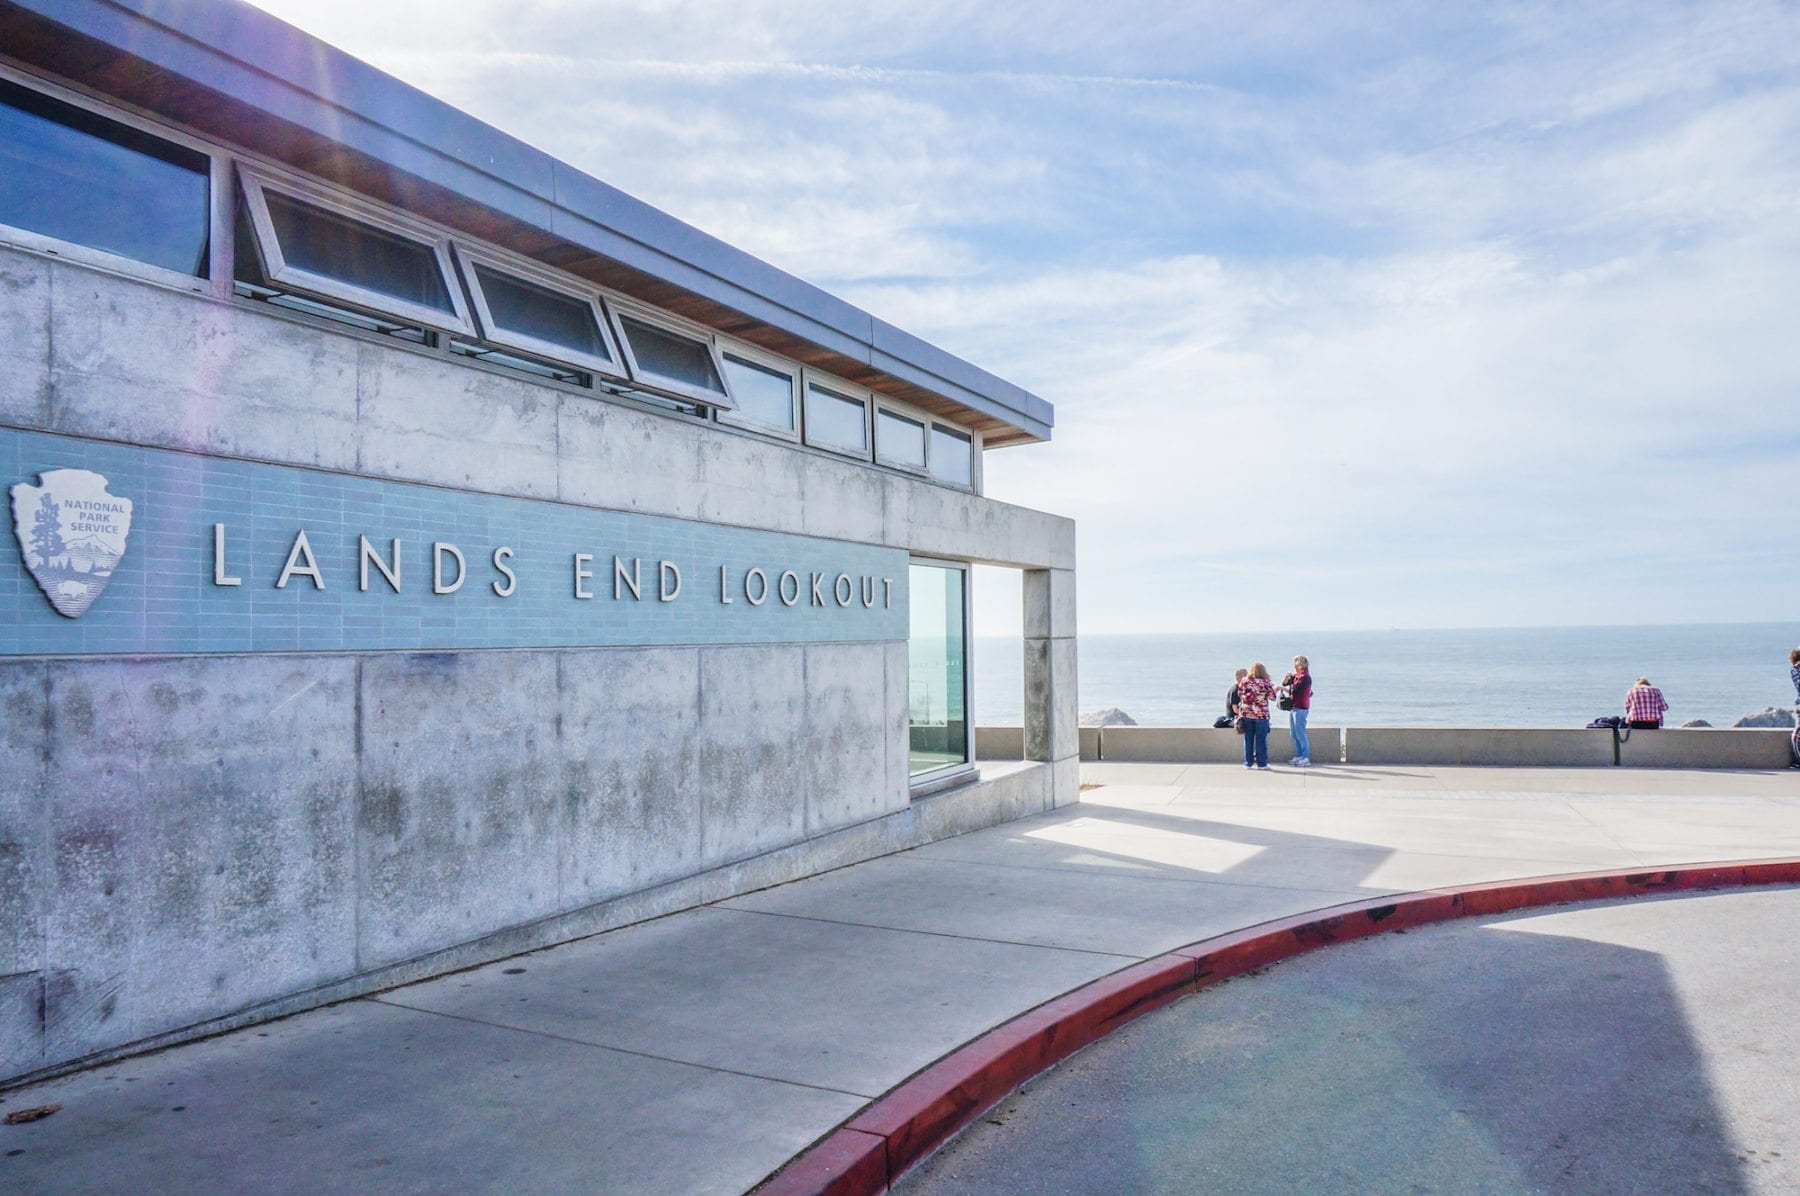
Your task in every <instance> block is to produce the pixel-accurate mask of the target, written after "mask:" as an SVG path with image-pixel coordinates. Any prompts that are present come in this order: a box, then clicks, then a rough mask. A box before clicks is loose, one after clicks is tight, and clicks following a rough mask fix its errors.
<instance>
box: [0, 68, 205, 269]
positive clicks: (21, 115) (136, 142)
mask: <svg viewBox="0 0 1800 1196" xmlns="http://www.w3.org/2000/svg"><path fill="white" fill-rule="evenodd" d="M211 166H212V162H211V159H209V158H208V157H207V156H206V155H205V154H202V153H199V152H198V151H195V150H191V149H188V148H186V147H185V146H179V145H175V144H173V143H171V142H167V141H164V140H162V139H161V138H159V137H153V136H151V135H150V134H148V133H144V132H141V131H139V130H137V129H134V128H132V127H131V126H129V125H125V124H121V123H119V122H118V121H113V120H107V119H106V118H105V117H102V116H97V115H95V114H93V113H91V112H88V111H86V110H84V109H81V108H77V107H75V106H74V105H72V104H65V103H62V102H61V101H60V100H53V99H51V98H49V97H48V96H43V95H39V94H38V93H37V92H34V91H31V90H29V89H27V88H24V87H20V86H18V85H16V84H13V83H9V82H7V81H6V80H4V79H0V224H9V225H11V226H13V227H14V228H19V229H24V230H25V231H27V232H33V233H39V234H41V235H43V236H46V237H55V238H56V239H57V240H59V241H68V242H71V243H72V244H75V245H85V246H87V247H89V248H90V249H99V250H103V251H105V252H107V253H116V254H118V255H119V256H120V257H128V258H131V259H132V260H133V261H138V262H144V263H147V264H149V265H152V266H160V267H161V268H163V269H165V270H173V271H175V272H177V273H179V274H187V275H191V276H193V277H196V278H204V277H206V249H207V225H208V196H209V194H210V191H211V186H210V177H211V176H210V171H211Z"/></svg>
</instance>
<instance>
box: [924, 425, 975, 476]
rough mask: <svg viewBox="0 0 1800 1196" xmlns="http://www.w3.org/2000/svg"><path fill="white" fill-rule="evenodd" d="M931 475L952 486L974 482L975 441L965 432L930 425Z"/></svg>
mask: <svg viewBox="0 0 1800 1196" xmlns="http://www.w3.org/2000/svg"><path fill="white" fill-rule="evenodd" d="M931 476H932V477H934V478H936V479H937V480H938V481H940V482H949V483H950V484H951V485H953V486H973V485H974V484H975V442H974V441H973V440H972V439H971V438H970V437H969V435H968V434H967V433H965V432H958V431H956V430H955V429H953V428H946V427H945V426H944V425H943V424H932V425H931Z"/></svg>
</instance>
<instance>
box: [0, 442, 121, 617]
mask: <svg viewBox="0 0 1800 1196" xmlns="http://www.w3.org/2000/svg"><path fill="white" fill-rule="evenodd" d="M38 483H39V484H38V485H36V486H33V485H32V484H31V483H29V482H20V483H18V484H17V485H16V486H14V487H13V488H12V511H13V532H14V534H16V535H17V536H18V537H19V552H20V553H21V554H22V555H23V556H24V557H25V567H26V568H27V569H29V570H31V576H32V577H34V578H36V579H37V583H38V588H39V589H41V590H43V591H44V597H46V598H48V599H50V605H51V606H54V607H55V608H56V613H57V614H59V615H67V616H68V617H69V618H71V619H79V618H80V617H81V616H82V615H83V614H84V613H86V611H87V608H88V607H90V606H92V605H94V600H95V599H97V598H99V597H100V595H101V593H102V592H103V591H105V589H106V583H107V582H109V581H111V580H112V575H113V570H114V569H116V568H118V565H119V561H120V560H121V559H122V558H123V557H124V556H125V537H126V536H128V535H130V534H131V500H130V499H129V498H118V497H116V496H114V495H112V494H109V493H107V490H106V485H107V483H106V479H105V478H103V477H101V476H100V475H99V474H97V473H92V472H89V471H88V470H85V469H51V470H46V471H45V472H43V473H40V474H38Z"/></svg>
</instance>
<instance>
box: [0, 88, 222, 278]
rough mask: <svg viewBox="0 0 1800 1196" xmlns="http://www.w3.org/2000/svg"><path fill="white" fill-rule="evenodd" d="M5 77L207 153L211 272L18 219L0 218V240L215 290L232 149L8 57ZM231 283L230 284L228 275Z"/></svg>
mask: <svg viewBox="0 0 1800 1196" xmlns="http://www.w3.org/2000/svg"><path fill="white" fill-rule="evenodd" d="M0 79H5V80H6V81H7V82H9V83H12V84H15V85H17V86H19V87H23V88H25V89H26V90H27V91H35V92H39V93H41V94H43V95H45V96H48V97H49V98H50V99H53V100H60V101H61V102H63V103H65V104H67V105H69V106H70V107H71V108H80V109H81V110H83V111H84V112H91V113H93V114H94V115H95V116H100V117H104V118H106V119H107V120H110V121H115V122H117V123H119V124H121V125H125V126H127V127H129V128H133V129H136V130H137V131H138V132H140V133H148V134H149V135H151V136H152V137H159V138H161V139H162V140H164V141H167V142H169V143H170V144H171V145H179V146H180V147H181V148H183V149H189V150H193V151H194V152H196V153H198V154H203V155H205V157H206V159H207V161H208V162H209V163H210V165H209V167H208V170H207V217H206V219H207V229H206V234H207V253H206V272H207V275H208V277H206V278H198V277H196V276H194V275H192V274H183V273H182V272H181V271H179V270H168V269H164V268H163V267H162V266H155V265H152V264H150V263H149V262H140V261H138V260H137V259H136V258H133V257H125V256H124V255H122V254H117V253H109V252H108V251H107V250H104V249H96V248H94V247H93V246H92V245H80V244H77V243H76V242H74V241H64V240H62V239H61V238H59V237H52V236H50V235H48V234H47V233H40V232H34V231H32V230H31V229H28V228H19V227H18V226H16V225H11V224H0V241H4V242H5V243H7V244H11V245H16V246H19V247H20V248H23V249H29V250H32V251H33V252H36V253H43V254H49V255H52V256H55V257H59V258H63V259H66V260H68V261H71V262H79V263H81V264H82V265H84V266H94V267H97V268H99V269H102V270H106V271H108V272H110V273H113V274H124V275H128V276H130V277H133V278H142V279H145V280H146V281H149V282H155V283H160V284H162V285H164V286H171V287H177V288H179V289H181V290H184V291H196V292H198V293H200V294H209V293H215V292H217V291H218V289H219V279H220V276H221V273H223V274H225V275H229V274H230V266H229V264H228V263H229V261H230V258H229V257H228V256H227V255H228V253H229V248H228V247H225V248H223V249H222V247H221V246H220V244H219V242H220V240H221V237H220V234H219V226H218V213H219V208H220V202H221V200H220V197H221V196H222V195H226V196H228V195H229V194H230V189H229V188H230V179H231V170H230V166H231V155H230V154H229V153H227V152H226V151H225V150H223V149H221V148H220V147H219V146H216V145H211V144H208V143H207V142H205V141H201V140H199V139H198V138H195V137H190V136H188V135H187V134H185V133H181V132H178V131H176V130H175V129H173V128H172V127H170V126H168V125H165V124H162V123H161V122H159V121H154V120H149V119H146V118H145V117H142V116H139V115H137V114H136V113H134V112H129V111H127V110H125V109H122V108H118V107H115V106H114V105H112V104H108V103H103V102H102V101H100V100H97V99H95V98H94V97H92V96H89V95H86V94H83V93H82V92H79V91H73V90H71V89H70V88H67V87H63V86H60V85H58V84H56V83H52V82H51V81H50V80H48V79H43V78H40V77H39V76H37V75H34V74H31V73H29V72H27V71H21V70H18V69H16V68H14V67H12V66H10V65H9V64H7V63H6V62H4V61H0ZM226 285H227V286H229V285H230V279H229V277H227V278H226Z"/></svg>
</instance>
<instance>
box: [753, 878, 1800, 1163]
mask: <svg viewBox="0 0 1800 1196" xmlns="http://www.w3.org/2000/svg"><path fill="white" fill-rule="evenodd" d="M1774 884H1800V858H1793V859H1771V860H1747V861H1739V862H1728V863H1720V864H1692V865H1684V866H1681V867H1675V868H1662V869H1654V870H1647V871H1637V872H1576V873H1569V874H1566V875H1560V876H1539V877H1533V878H1531V879H1529V880H1517V881H1502V882H1498V883H1493V884H1477V885H1460V886H1456V887H1453V888H1443V889H1425V890H1422V891H1420V892H1417V893H1407V894H1403V895H1400V896H1389V897H1376V898H1371V899H1370V900H1367V901H1356V902H1351V903H1349V904H1346V905H1335V906H1329V907H1327V908H1325V909H1317V910H1311V911H1308V912H1306V913H1303V914H1295V915H1293V916H1291V917H1287V918H1278V919H1276V920H1275V921H1272V922H1263V923H1261V924H1260V925H1256V926H1250V927H1246V928H1245V929H1243V930H1234V931H1231V932H1230V933H1228V934H1222V935H1217V936H1215V937H1213V938H1210V939H1202V940H1201V941H1200V942H1197V943H1190V944H1188V945H1187V946H1185V947H1178V948H1176V949H1175V950H1173V951H1170V952H1168V953H1167V954H1164V955H1159V956H1157V957H1156V958H1154V959H1148V960H1145V961H1144V962H1143V963H1138V964H1133V965H1132V966H1130V967H1128V968H1124V969H1122V970H1120V971H1117V972H1114V973H1112V974H1111V975H1109V976H1102V977H1101V978H1100V979H1098V980H1096V981H1094V982H1093V983H1091V984H1087V985H1084V986H1082V987H1081V988H1078V989H1075V990H1074V991H1073V992H1069V993H1065V994H1063V995H1062V996H1060V997H1058V998H1056V999H1055V1000H1053V1001H1049V1002H1047V1003H1045V1004H1043V1005H1040V1006H1038V1007H1037V1008H1036V1009H1033V1010H1031V1011H1030V1012H1028V1013H1023V1014H1020V1015H1019V1016H1018V1017H1016V1018H1014V1019H1013V1020H1012V1021H1010V1022H1007V1023H1006V1024H1005V1025H1002V1026H996V1027H995V1028H994V1029H992V1030H990V1031H988V1032H987V1033H986V1034H983V1035H982V1036H981V1037H979V1038H976V1039H974V1040H972V1041H970V1042H968V1043H966V1044H964V1045H963V1046H961V1047H958V1048H957V1049H956V1050H954V1051H952V1052H951V1053H950V1054H948V1055H946V1056H944V1057H943V1058H942V1059H940V1060H938V1061H937V1062H936V1063H934V1064H932V1065H931V1066H930V1067H927V1068H926V1069H925V1070H924V1071H921V1072H919V1073H918V1074H917V1075H915V1076H913V1077H912V1078H911V1079H909V1080H907V1081H905V1082H904V1083H902V1084H900V1085H899V1086H898V1087H896V1088H894V1089H892V1090H891V1091H889V1092H888V1094H887V1095H886V1096H883V1097H881V1098H880V1099H879V1100H877V1101H875V1102H874V1103H873V1104H871V1105H869V1106H868V1107H867V1108H865V1109H864V1110H863V1111H862V1112H860V1113H858V1114H857V1115H856V1116H855V1117H852V1118H851V1119H850V1120H849V1121H848V1122H846V1123H845V1124H844V1125H843V1126H842V1127H840V1128H839V1129H837V1130H834V1131H833V1132H831V1133H830V1134H827V1135H826V1136H825V1137H824V1138H822V1139H820V1140H819V1141H818V1142H817V1143H815V1144H814V1145H813V1146H812V1147H811V1148H809V1149H808V1150H806V1151H805V1152H804V1153H802V1154H800V1155H797V1156H796V1157H795V1158H794V1160H793V1161H792V1162H790V1163H789V1164H788V1165H787V1166H786V1167H784V1168H783V1169H782V1170H781V1171H780V1172H778V1173H777V1174H776V1175H774V1176H773V1177H771V1178H770V1179H769V1180H768V1181H767V1182H766V1183H764V1184H763V1185H762V1186H761V1187H759V1188H757V1189H756V1191H758V1192H759V1193H763V1194H765V1196H815V1194H826V1193H828V1194H829V1196H864V1194H865V1193H868V1194H875V1193H882V1192H886V1191H887V1190H888V1187H889V1185H890V1184H892V1183H894V1182H895V1181H896V1180H898V1179H899V1178H900V1177H901V1176H902V1175H904V1174H905V1173H906V1172H907V1170H908V1169H909V1168H911V1167H912V1166H913V1164H915V1163H917V1162H918V1161H919V1160H920V1159H923V1158H924V1157H925V1156H926V1155H928V1154H930V1153H931V1152H932V1151H934V1150H936V1149H937V1148H938V1147H939V1146H942V1145H943V1144H944V1143H945V1142H947V1141H948V1140H949V1139H950V1138H952V1137H953V1136H955V1135H956V1134H957V1133H958V1132H960V1131H961V1130H962V1129H964V1128H965V1127H967V1126H968V1125H969V1124H970V1123H971V1122H973V1121H974V1120H975V1119H976V1118H977V1117H979V1116H980V1115H981V1114H982V1113H984V1112H986V1111H987V1110H988V1109H990V1108H992V1107H993V1106H994V1105H995V1104H997V1103H998V1102H999V1101H1000V1099H1001V1098H1002V1097H1004V1096H1005V1095H1006V1094H1007V1093H1009V1092H1011V1091H1012V1090H1013V1089H1015V1088H1017V1087H1018V1086H1019V1085H1020V1084H1022V1083H1024V1082H1025V1081H1026V1080H1028V1079H1030V1078H1031V1077H1032V1076H1035V1075H1037V1074H1038V1073H1039V1072H1042V1071H1047V1070H1049V1069H1050V1068H1051V1067H1053V1066H1055V1065H1056V1064H1057V1063H1060V1062H1061V1061H1062V1060H1064V1059H1067V1058H1068V1057H1069V1056H1070V1055H1073V1054H1074V1053H1075V1052H1076V1051H1078V1050H1080V1049H1081V1048H1082V1047H1084V1046H1087V1045H1088V1044H1089V1043H1092V1042H1095V1041H1097V1040H1099V1039H1101V1038H1104V1037H1105V1036H1106V1035H1108V1034H1111V1033H1112V1032H1113V1031H1114V1030H1117V1029H1118V1028H1119V1027H1120V1026H1123V1025H1125V1024H1126V1023H1127V1022H1130V1021H1132V1020H1133V1019H1135V1018H1138V1017H1141V1016H1143V1015H1144V1014H1146V1013H1149V1012H1150V1011H1151V1010H1154V1009H1159V1008H1161V1007H1162V1006H1164V1005H1167V1004H1169V1003H1170V1002H1172V1001H1175V1000H1178V999H1179V998H1181V997H1185V996H1187V995H1188V994H1190V993H1193V992H1197V991H1199V990H1200V989H1202V988H1205V987H1207V986H1208V985H1212V984H1217V983H1219V982H1220V981H1221V980H1228V979H1230V978H1231V977H1233V976H1241V975H1243V974H1244V973H1245V972H1252V971H1255V970H1256V969H1258V968H1263V967H1267V966H1268V965H1270V964H1272V963H1276V962H1278V961H1280V960H1283V959H1290V958H1292V957H1293V956H1296V955H1303V954H1305V953H1306V952H1308V951H1311V950H1313V949H1315V948H1318V947H1325V946H1329V945H1331V944H1332V943H1342V942H1348V941H1349V940H1351V939H1357V938H1363V937H1365V936H1367V935H1371V934H1382V933H1385V932H1386V931H1390V930H1402V929H1406V928H1409V927H1413V926H1424V925H1426V924H1428V923H1432V922H1446V921H1450V920H1452V919H1455V918H1466V917H1477V916H1491V915H1494V914H1503V913H1510V912H1512V911H1514V910H1521V909H1532V908H1536V907H1539V906H1546V905H1564V904H1568V903H1569V902H1574V901H1595V900H1602V899H1605V898H1616V897H1641V896H1646V895H1650V894H1655V893H1664V892H1675V893H1680V892H1696V891H1700V890H1705V889H1725V888H1737V887H1743V886H1750V885H1774Z"/></svg>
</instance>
